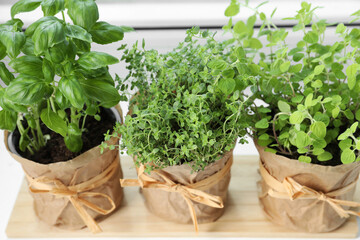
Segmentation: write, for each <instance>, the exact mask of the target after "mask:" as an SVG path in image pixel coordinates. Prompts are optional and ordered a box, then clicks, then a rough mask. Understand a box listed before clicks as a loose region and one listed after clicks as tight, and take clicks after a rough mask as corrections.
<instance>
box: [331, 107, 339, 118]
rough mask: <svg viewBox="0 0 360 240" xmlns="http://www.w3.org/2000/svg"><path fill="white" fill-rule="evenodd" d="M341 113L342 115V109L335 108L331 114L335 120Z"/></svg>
mask: <svg viewBox="0 0 360 240" xmlns="http://www.w3.org/2000/svg"><path fill="white" fill-rule="evenodd" d="M339 113H340V108H339V107H335V108H334V109H333V110H332V111H331V114H332V117H333V118H337V116H339Z"/></svg>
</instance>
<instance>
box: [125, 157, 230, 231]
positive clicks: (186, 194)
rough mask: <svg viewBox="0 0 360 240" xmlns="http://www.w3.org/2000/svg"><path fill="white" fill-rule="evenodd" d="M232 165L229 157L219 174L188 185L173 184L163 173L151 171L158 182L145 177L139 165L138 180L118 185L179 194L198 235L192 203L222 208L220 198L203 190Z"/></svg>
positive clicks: (222, 204) (142, 168) (225, 172)
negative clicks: (157, 177) (158, 178)
mask: <svg viewBox="0 0 360 240" xmlns="http://www.w3.org/2000/svg"><path fill="white" fill-rule="evenodd" d="M232 163H233V157H232V156H231V157H230V159H229V160H228V161H227V163H226V165H225V166H224V168H222V169H221V170H220V171H219V172H217V173H215V174H213V175H211V176H210V177H208V178H205V179H204V180H201V181H199V182H197V183H194V184H189V185H183V184H178V183H175V182H174V181H172V180H171V179H170V178H169V177H167V176H166V174H165V173H164V172H163V171H161V170H154V171H152V173H153V174H155V175H157V176H159V177H160V178H161V179H162V181H158V180H156V179H155V178H152V177H151V176H149V175H147V174H146V173H145V166H144V165H141V166H140V167H139V168H138V169H137V174H138V179H121V180H120V184H121V186H122V187H138V186H139V187H141V188H154V189H161V190H163V191H167V192H176V193H179V194H180V195H181V196H182V197H183V198H184V200H185V202H186V203H187V205H188V207H189V211H190V215H191V218H192V221H193V224H194V228H195V231H196V232H197V233H198V232H199V227H198V222H197V218H196V212H195V207H194V204H193V201H194V202H198V203H201V204H204V205H207V206H210V207H214V208H223V207H224V203H223V200H222V198H221V197H219V196H214V195H212V194H209V193H206V192H204V190H206V189H209V188H210V187H212V186H213V185H215V184H216V183H218V182H219V181H220V180H221V179H223V178H224V177H225V176H226V174H228V173H229V172H230V169H231V165H232Z"/></svg>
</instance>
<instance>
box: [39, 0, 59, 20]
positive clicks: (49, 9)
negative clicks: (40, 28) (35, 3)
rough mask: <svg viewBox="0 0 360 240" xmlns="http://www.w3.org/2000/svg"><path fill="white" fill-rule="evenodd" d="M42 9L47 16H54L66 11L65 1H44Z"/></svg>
mask: <svg viewBox="0 0 360 240" xmlns="http://www.w3.org/2000/svg"><path fill="white" fill-rule="evenodd" d="M41 9H42V11H43V12H44V15H45V16H54V15H56V14H57V13H59V12H60V11H63V10H65V0H43V1H42V2H41Z"/></svg>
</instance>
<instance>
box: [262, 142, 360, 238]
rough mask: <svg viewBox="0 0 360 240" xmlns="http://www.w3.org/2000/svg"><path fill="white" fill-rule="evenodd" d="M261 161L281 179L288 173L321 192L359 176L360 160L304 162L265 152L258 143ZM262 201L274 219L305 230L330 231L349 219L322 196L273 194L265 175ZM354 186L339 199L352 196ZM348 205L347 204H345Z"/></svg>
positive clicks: (330, 189) (344, 184)
mask: <svg viewBox="0 0 360 240" xmlns="http://www.w3.org/2000/svg"><path fill="white" fill-rule="evenodd" d="M256 148H257V150H258V152H259V154H260V161H261V162H262V164H263V166H264V167H265V169H266V170H267V171H268V172H269V173H270V175H272V176H273V177H274V178H276V179H277V180H278V181H279V182H282V181H283V180H284V178H285V177H292V178H293V179H294V180H295V181H296V182H298V183H300V184H301V185H303V186H307V187H310V188H312V189H314V190H316V191H318V192H322V193H328V192H331V191H335V190H338V189H341V188H344V187H345V186H347V185H349V184H350V183H353V182H354V181H356V180H357V179H358V176H359V171H360V162H355V163H352V164H347V165H338V166H321V165H317V164H309V163H302V162H299V161H297V160H293V159H289V158H286V157H283V156H280V155H276V154H274V153H270V152H265V151H264V148H263V147H260V146H258V145H256ZM258 187H259V189H258V190H259V201H260V205H261V207H262V209H263V211H264V213H265V215H266V216H267V217H268V218H269V219H270V220H271V221H272V222H274V223H276V224H280V225H282V226H285V227H287V228H290V229H293V230H296V231H302V232H330V231H333V230H335V229H336V228H338V227H340V226H341V225H342V224H344V223H345V221H346V220H347V219H346V218H341V217H340V216H339V215H338V213H336V212H335V210H334V209H333V208H332V207H331V206H330V205H329V204H328V203H327V202H325V201H320V200H319V199H295V200H290V199H279V198H274V197H271V196H270V195H269V194H267V193H268V191H269V189H270V188H269V186H268V185H267V184H266V183H265V181H264V180H263V178H262V179H261V181H260V182H259V184H258ZM354 191H355V188H353V189H352V190H350V191H348V192H347V193H346V194H343V195H340V196H337V197H336V199H341V200H349V201H352V200H353V195H354ZM344 209H348V207H344Z"/></svg>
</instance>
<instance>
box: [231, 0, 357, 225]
mask: <svg viewBox="0 0 360 240" xmlns="http://www.w3.org/2000/svg"><path fill="white" fill-rule="evenodd" d="M261 5H262V4H261ZM261 5H259V6H258V7H255V8H252V7H250V5H249V2H248V1H244V2H243V1H232V2H231V4H230V6H229V7H228V8H227V9H226V11H225V15H226V16H228V17H230V21H229V24H227V25H226V26H225V27H224V29H225V30H226V31H230V32H231V33H232V34H233V42H234V45H235V46H237V47H238V48H240V49H241V52H244V60H243V64H241V65H240V64H239V70H240V71H239V74H240V75H251V76H253V77H254V78H255V79H256V80H257V81H256V84H254V85H253V86H252V87H251V90H252V94H253V95H252V96H251V97H250V98H251V100H249V102H251V103H252V105H250V106H249V111H248V113H249V115H250V117H251V118H252V119H253V123H252V126H251V132H252V136H253V138H254V140H255V144H256V147H257V149H258V151H259V154H260V173H261V176H262V180H261V184H260V190H259V192H260V194H259V200H260V205H261V207H262V208H263V210H264V213H265V215H266V216H267V217H268V218H269V219H271V220H272V221H273V222H275V223H277V224H281V225H283V226H286V227H288V228H292V229H295V230H298V231H305V232H329V231H332V230H334V229H336V228H338V227H340V226H341V225H342V224H343V223H345V221H346V219H347V218H348V217H349V216H351V215H358V213H357V212H354V211H352V210H349V208H350V207H355V206H359V204H358V203H356V202H353V194H354V191H355V186H356V182H357V179H358V175H359V171H360V164H359V160H360V157H359V153H360V130H359V121H360V109H359V102H360V75H359V70H360V54H359V50H358V49H359V47H360V30H359V29H358V28H351V27H346V26H345V25H344V24H342V23H340V24H337V25H335V26H331V24H329V23H327V22H326V20H318V19H317V17H316V15H315V10H316V7H315V8H314V7H312V6H311V4H309V3H306V2H302V3H301V8H300V10H298V11H297V12H296V14H294V15H293V16H292V17H290V18H287V20H291V21H294V23H295V25H294V27H293V28H292V31H287V30H286V29H283V28H279V27H277V26H276V25H275V24H274V23H273V21H272V18H273V15H274V14H275V11H273V12H272V14H271V15H270V16H267V15H266V14H265V13H263V12H261V11H260V6H261ZM240 8H251V9H253V10H254V15H253V16H251V17H250V18H249V19H248V20H247V21H246V22H244V21H238V22H236V23H234V24H233V23H232V19H233V16H236V15H237V14H238V13H239V9H240ZM352 16H353V17H354V21H356V20H358V19H359V16H360V11H357V12H355V13H354V14H353V15H352ZM257 19H260V21H261V27H260V29H259V31H258V33H257V36H256V35H255V34H254V33H255V32H256V31H254V27H253V26H254V23H255V22H256V20H257ZM298 31H300V32H302V33H303V34H302V37H301V38H300V39H298V41H297V42H289V41H288V40H287V36H288V34H291V33H292V32H298ZM329 31H335V32H336V35H337V36H338V38H339V39H338V40H337V41H334V42H331V43H329V40H327V34H328V32H329ZM262 42H267V43H266V46H265V47H263V45H262ZM290 46H295V47H290ZM255 101H256V102H257V103H259V102H260V103H262V104H260V105H259V104H255Z"/></svg>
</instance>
